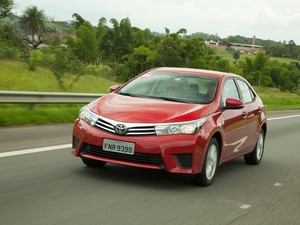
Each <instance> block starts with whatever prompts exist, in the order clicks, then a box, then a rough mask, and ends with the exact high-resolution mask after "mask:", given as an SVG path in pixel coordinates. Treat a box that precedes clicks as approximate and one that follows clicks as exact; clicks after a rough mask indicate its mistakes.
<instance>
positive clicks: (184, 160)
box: [174, 154, 192, 169]
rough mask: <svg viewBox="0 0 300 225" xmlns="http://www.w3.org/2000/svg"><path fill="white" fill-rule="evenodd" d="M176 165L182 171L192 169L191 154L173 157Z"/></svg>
mask: <svg viewBox="0 0 300 225" xmlns="http://www.w3.org/2000/svg"><path fill="white" fill-rule="evenodd" d="M174 157H175V159H176V161H177V164H178V166H179V167H180V168H182V169H191V168H192V154H177V155H174Z"/></svg>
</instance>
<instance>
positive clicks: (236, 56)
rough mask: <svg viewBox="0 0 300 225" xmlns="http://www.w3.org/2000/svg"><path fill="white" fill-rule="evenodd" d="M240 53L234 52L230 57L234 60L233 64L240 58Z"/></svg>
mask: <svg viewBox="0 0 300 225" xmlns="http://www.w3.org/2000/svg"><path fill="white" fill-rule="evenodd" d="M240 56H241V53H240V52H239V51H234V53H233V54H232V57H233V58H234V64H236V62H237V60H238V59H239V58H240Z"/></svg>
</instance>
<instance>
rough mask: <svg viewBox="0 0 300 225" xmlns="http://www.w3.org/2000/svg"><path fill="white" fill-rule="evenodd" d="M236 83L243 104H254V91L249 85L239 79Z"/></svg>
mask: <svg viewBox="0 0 300 225" xmlns="http://www.w3.org/2000/svg"><path fill="white" fill-rule="evenodd" d="M236 82H237V85H238V86H239V88H240V91H241V95H242V100H243V102H244V103H249V102H252V101H253V99H254V94H253V92H252V90H251V89H250V88H249V86H248V84H246V83H245V82H244V81H242V80H239V79H237V80H236Z"/></svg>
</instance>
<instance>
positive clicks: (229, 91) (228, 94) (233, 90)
mask: <svg viewBox="0 0 300 225" xmlns="http://www.w3.org/2000/svg"><path fill="white" fill-rule="evenodd" d="M227 98H235V99H240V96H239V92H238V89H237V87H236V84H235V82H234V80H233V79H227V80H226V81H225V84H224V88H223V93H222V101H223V103H225V102H226V99H227Z"/></svg>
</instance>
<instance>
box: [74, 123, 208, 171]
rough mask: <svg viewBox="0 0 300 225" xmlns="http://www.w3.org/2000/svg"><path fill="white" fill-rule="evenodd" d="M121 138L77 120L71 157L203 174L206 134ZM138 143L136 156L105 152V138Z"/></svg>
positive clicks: (136, 144)
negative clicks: (103, 148)
mask: <svg viewBox="0 0 300 225" xmlns="http://www.w3.org/2000/svg"><path fill="white" fill-rule="evenodd" d="M201 132H202V131H201V129H200V131H199V132H198V133H197V134H196V135H183V134H180V135H166V136H119V135H115V134H111V133H108V132H105V131H102V130H99V129H97V128H95V127H92V126H90V125H89V124H87V123H85V122H84V121H82V120H79V119H77V120H76V121H75V124H74V128H73V146H72V151H71V153H72V155H74V156H77V157H86V158H90V159H94V160H101V161H105V162H110V163H116V164H121V165H127V166H135V167H141V168H148V169H163V170H166V171H167V172H172V173H185V174H195V173H200V172H201V168H202V163H203V157H204V149H205V146H206V139H205V138H203V137H204V136H205V135H204V134H202V133H201ZM104 138H106V139H112V140H118V141H125V142H132V143H135V152H134V154H133V155H126V154H122V153H114V152H107V151H103V150H102V145H103V139H104Z"/></svg>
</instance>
